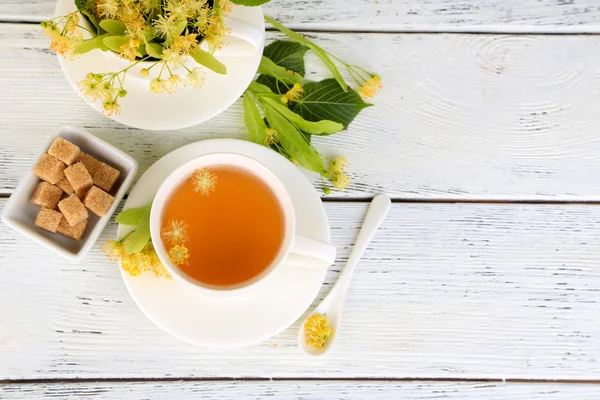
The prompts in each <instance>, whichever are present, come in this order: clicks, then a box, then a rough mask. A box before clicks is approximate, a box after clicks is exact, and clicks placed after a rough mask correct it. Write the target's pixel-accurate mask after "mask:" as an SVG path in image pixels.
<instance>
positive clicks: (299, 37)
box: [265, 15, 348, 92]
mask: <svg viewBox="0 0 600 400" xmlns="http://www.w3.org/2000/svg"><path fill="white" fill-rule="evenodd" d="M265 20H266V21H267V22H269V23H270V24H271V25H273V26H274V27H275V28H277V29H278V30H279V31H281V32H282V33H285V34H286V35H287V36H288V37H289V38H290V39H292V40H294V41H296V42H298V43H300V44H303V45H305V46H307V47H308V48H310V49H311V50H312V51H313V52H314V53H315V54H316V55H317V57H319V58H320V59H321V61H323V64H325V66H326V67H327V68H328V69H329V71H331V73H332V74H333V76H334V77H335V79H336V80H337V81H338V83H339V84H340V86H341V88H342V89H343V91H344V92H345V91H346V90H348V84H347V83H346V81H344V78H342V74H341V73H340V70H339V69H338V67H337V66H336V65H335V63H334V62H333V61H332V60H331V58H330V57H329V55H327V52H326V51H325V50H323V49H322V48H321V47H319V46H317V45H316V44H314V43H313V42H311V41H310V40H308V39H307V38H305V37H304V36H302V35H299V34H297V33H296V32H294V31H292V30H291V29H288V28H286V27H285V26H283V25H281V24H280V23H279V22H277V21H276V20H274V19H273V18H271V17H269V16H267V15H265Z"/></svg>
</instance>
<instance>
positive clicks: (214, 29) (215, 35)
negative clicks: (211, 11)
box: [205, 15, 229, 49]
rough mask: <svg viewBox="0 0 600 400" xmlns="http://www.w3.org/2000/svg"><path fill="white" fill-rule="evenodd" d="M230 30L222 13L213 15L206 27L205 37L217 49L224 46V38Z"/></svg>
mask: <svg viewBox="0 0 600 400" xmlns="http://www.w3.org/2000/svg"><path fill="white" fill-rule="evenodd" d="M228 32H229V28H227V27H226V26H225V20H224V19H223V16H222V15H216V16H211V17H210V19H209V21H208V27H207V28H206V32H205V37H206V41H207V42H208V44H210V45H211V46H212V47H213V48H215V49H221V48H222V47H223V39H224V37H225V35H226V34H227V33H228Z"/></svg>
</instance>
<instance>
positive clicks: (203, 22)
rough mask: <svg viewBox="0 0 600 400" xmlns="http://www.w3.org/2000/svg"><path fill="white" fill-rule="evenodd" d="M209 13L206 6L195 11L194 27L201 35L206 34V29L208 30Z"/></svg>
mask: <svg viewBox="0 0 600 400" xmlns="http://www.w3.org/2000/svg"><path fill="white" fill-rule="evenodd" d="M210 13H211V10H210V8H209V7H206V6H202V7H200V8H199V9H198V10H197V11H196V16H195V17H194V19H195V22H194V26H195V27H196V29H197V30H198V32H200V33H201V34H205V33H206V29H207V28H208V24H209V22H210Z"/></svg>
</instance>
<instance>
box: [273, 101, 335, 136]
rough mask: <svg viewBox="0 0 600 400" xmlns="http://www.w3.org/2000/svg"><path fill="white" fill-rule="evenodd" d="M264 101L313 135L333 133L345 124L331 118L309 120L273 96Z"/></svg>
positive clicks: (299, 127)
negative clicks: (330, 119)
mask: <svg viewBox="0 0 600 400" xmlns="http://www.w3.org/2000/svg"><path fill="white" fill-rule="evenodd" d="M263 102H264V103H265V104H266V105H268V106H269V107H271V108H274V109H275V110H277V112H278V113H279V114H281V115H283V116H284V117H285V118H287V119H288V120H289V121H290V122H292V123H293V124H294V125H296V127H297V128H298V129H300V130H301V131H304V132H306V133H310V134H313V135H322V134H325V135H331V134H332V133H336V132H339V131H341V130H342V129H344V125H342V124H340V123H338V122H333V121H329V120H321V121H307V120H305V119H304V118H302V117H301V116H300V115H298V114H296V113H295V112H293V111H291V110H290V109H289V108H287V107H286V106H284V105H283V104H282V103H281V102H277V101H275V100H273V99H271V98H265V99H263Z"/></svg>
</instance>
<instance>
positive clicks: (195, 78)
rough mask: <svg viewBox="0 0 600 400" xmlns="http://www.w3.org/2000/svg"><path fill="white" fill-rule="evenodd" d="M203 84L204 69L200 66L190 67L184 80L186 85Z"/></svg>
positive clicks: (196, 86) (198, 85)
mask: <svg viewBox="0 0 600 400" xmlns="http://www.w3.org/2000/svg"><path fill="white" fill-rule="evenodd" d="M203 84H204V71H202V70H201V69H200V68H194V69H192V70H191V71H190V72H189V73H188V75H187V78H186V80H185V85H186V86H191V87H194V88H199V87H201V86H202V85H203Z"/></svg>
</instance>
